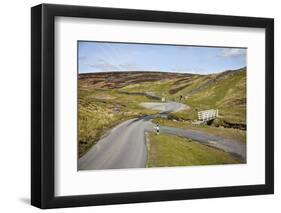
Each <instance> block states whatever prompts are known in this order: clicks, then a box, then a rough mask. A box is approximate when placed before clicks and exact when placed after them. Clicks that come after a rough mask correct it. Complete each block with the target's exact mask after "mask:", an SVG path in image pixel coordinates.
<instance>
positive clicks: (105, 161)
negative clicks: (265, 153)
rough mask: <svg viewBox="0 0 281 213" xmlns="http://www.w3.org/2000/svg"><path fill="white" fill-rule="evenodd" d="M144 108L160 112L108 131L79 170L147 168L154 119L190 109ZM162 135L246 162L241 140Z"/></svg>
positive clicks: (191, 132) (177, 132)
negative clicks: (148, 140) (147, 134)
mask: <svg viewBox="0 0 281 213" xmlns="http://www.w3.org/2000/svg"><path fill="white" fill-rule="evenodd" d="M142 106H143V107H146V108H150V109H155V110H160V113H159V114H155V115H148V116H144V117H141V118H137V119H130V120H128V121H125V122H123V123H121V124H119V125H117V126H116V127H114V128H113V129H111V130H110V131H108V133H107V134H106V135H104V136H103V138H102V139H100V141H98V143H97V144H96V145H94V146H93V147H92V148H91V149H90V150H89V151H88V152H87V153H86V154H85V155H84V156H82V157H81V158H80V159H79V160H78V170H94V169H123V168H145V167H146V164H147V157H148V153H147V147H146V139H145V132H152V131H154V130H153V129H154V127H155V125H154V124H153V123H152V122H151V120H152V119H154V118H156V117H158V116H161V115H163V114H169V113H171V112H176V111H180V110H182V109H185V108H187V107H188V106H186V105H184V104H181V103H177V102H166V103H142ZM160 132H162V133H167V134H173V135H178V136H181V137H187V138H191V139H194V140H197V141H199V142H202V143H204V144H206V145H209V146H213V147H216V148H220V149H222V150H225V151H227V152H230V153H232V154H235V155H236V156H238V157H240V158H241V159H242V160H245V159H246V145H245V144H242V143H240V142H239V141H235V140H229V139H224V138H222V137H218V136H213V135H209V134H206V133H202V132H199V131H194V130H184V129H178V128H173V127H165V126H161V127H160Z"/></svg>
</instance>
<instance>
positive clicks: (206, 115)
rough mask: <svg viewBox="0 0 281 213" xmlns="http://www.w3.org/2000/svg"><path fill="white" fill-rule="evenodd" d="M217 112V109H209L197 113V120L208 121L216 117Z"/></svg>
mask: <svg viewBox="0 0 281 213" xmlns="http://www.w3.org/2000/svg"><path fill="white" fill-rule="evenodd" d="M218 115H219V110H218V109H209V110H204V111H200V112H198V120H200V121H210V120H213V119H215V118H216V117H218Z"/></svg>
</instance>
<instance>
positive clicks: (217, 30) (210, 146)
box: [31, 4, 274, 208]
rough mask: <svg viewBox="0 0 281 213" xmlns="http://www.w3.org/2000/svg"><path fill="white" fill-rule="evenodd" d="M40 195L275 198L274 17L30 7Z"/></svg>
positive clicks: (35, 190) (105, 199) (91, 200)
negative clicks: (261, 195) (266, 196)
mask: <svg viewBox="0 0 281 213" xmlns="http://www.w3.org/2000/svg"><path fill="white" fill-rule="evenodd" d="M31 41H32V42H31V43H32V44H31V50H32V54H31V58H32V63H31V77H32V79H31V83H32V85H31V90H32V91H31V96H32V102H31V108H32V109H31V110H32V116H31V121H32V122H31V123H32V126H31V128H32V134H31V135H32V139H31V148H32V150H31V153H32V154H31V203H32V205H34V206H37V207H40V208H59V207H74V206H89V205H105V204H121V203H137V202H153V201H168V200H180V199H197V198H214V197H226V196H242V195H258V194H271V193H273V191H274V160H273V159H274V155H273V154H274V152H273V146H274V21H273V19H270V18H256V17H238V16H222V15H209V14H193V13H177V12H164V11H148V10H129V9H113V8H101V7H86V6H67V5H51V4H42V5H38V6H35V7H33V8H32V9H31Z"/></svg>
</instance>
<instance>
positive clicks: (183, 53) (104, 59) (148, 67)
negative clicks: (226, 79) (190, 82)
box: [78, 41, 247, 74]
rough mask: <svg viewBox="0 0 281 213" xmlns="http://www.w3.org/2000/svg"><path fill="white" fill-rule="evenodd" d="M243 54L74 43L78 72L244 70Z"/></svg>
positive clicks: (230, 50) (193, 48) (237, 51)
mask: <svg viewBox="0 0 281 213" xmlns="http://www.w3.org/2000/svg"><path fill="white" fill-rule="evenodd" d="M246 54H247V50H246V49H242V48H219V47H198V46H176V45H157V44H134V43H110V42H85V41H79V42H78V72H79V73H91V72H106V71H116V72H118V71H165V72H180V73H197V74H209V73H217V72H222V71H225V70H229V69H237V68H241V67H244V66H246Z"/></svg>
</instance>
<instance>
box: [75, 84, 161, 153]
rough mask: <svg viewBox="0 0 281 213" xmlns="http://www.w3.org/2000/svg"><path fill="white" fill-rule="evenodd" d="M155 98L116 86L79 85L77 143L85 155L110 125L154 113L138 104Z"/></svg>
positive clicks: (80, 151)
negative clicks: (121, 90) (98, 87)
mask: <svg viewBox="0 0 281 213" xmlns="http://www.w3.org/2000/svg"><path fill="white" fill-rule="evenodd" d="M148 101H150V102H151V101H152V100H150V99H148V98H147V97H146V96H138V95H126V94H121V93H119V92H118V90H116V89H89V90H87V89H85V88H80V89H79V99H78V107H79V113H78V116H79V122H78V131H79V139H78V147H79V151H78V154H79V157H81V156H83V155H84V154H85V153H86V152H87V151H88V150H89V149H90V148H91V147H92V146H93V145H94V144H96V142H98V140H99V139H100V138H101V136H102V135H104V134H105V133H106V132H107V131H108V130H109V129H111V128H112V127H114V126H116V125H118V124H119V123H121V122H123V121H125V120H128V119H131V118H136V117H140V116H143V115H149V114H155V113H156V112H157V111H155V110H150V109H145V108H143V107H141V106H140V105H139V104H140V103H142V102H148Z"/></svg>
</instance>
